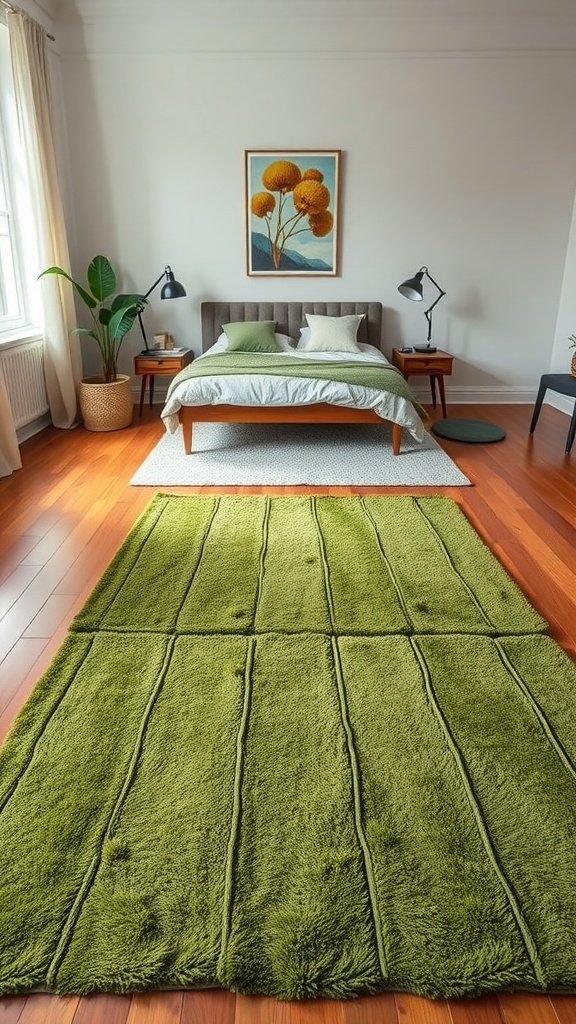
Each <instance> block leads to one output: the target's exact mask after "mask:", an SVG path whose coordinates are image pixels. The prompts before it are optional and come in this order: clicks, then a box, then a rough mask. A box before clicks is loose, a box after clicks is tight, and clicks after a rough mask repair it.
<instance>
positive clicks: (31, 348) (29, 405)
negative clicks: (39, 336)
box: [0, 341, 48, 430]
mask: <svg viewBox="0 0 576 1024" xmlns="http://www.w3.org/2000/svg"><path fill="white" fill-rule="evenodd" d="M0 369H1V370H2V374H3V376H4V381H5V383H6V390H7V392H8V398H9V399H10V406H11V408H12V416H13V418H14V426H15V427H16V430H18V429H19V428H20V427H24V426H26V424H28V423H32V422H33V420H37V419H39V417H40V416H43V415H44V414H45V413H47V412H48V399H47V397H46V385H45V384H44V355H43V343H42V341H26V342H20V343H19V344H17V345H6V346H0Z"/></svg>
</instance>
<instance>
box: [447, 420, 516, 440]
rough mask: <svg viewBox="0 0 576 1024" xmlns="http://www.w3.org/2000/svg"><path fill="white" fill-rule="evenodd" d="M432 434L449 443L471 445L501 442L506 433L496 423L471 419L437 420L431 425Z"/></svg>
mask: <svg viewBox="0 0 576 1024" xmlns="http://www.w3.org/2000/svg"><path fill="white" fill-rule="evenodd" d="M432 433H433V434H438V437H447V438H449V439H450V440H451V441H469V442H471V443H472V444H479V443H481V442H482V443H484V444H486V443H487V442H490V441H503V440H504V438H505V437H506V431H505V430H503V429H502V427H499V426H498V425H497V424H496V423H488V422H487V421H486V420H471V419H452V418H450V419H446V420H438V422H437V423H433V424H432Z"/></svg>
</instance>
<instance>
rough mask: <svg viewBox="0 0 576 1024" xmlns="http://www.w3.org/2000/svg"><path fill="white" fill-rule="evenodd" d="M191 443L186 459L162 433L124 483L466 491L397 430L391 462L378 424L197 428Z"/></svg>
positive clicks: (388, 439)
mask: <svg viewBox="0 0 576 1024" xmlns="http://www.w3.org/2000/svg"><path fill="white" fill-rule="evenodd" d="M193 437H194V441H193V449H194V450H193V453H192V455H185V454H184V446H183V442H182V433H181V431H180V430H179V431H178V432H177V433H176V434H172V435H169V434H165V435H164V436H163V437H162V438H161V440H160V441H159V442H158V444H157V445H156V446H155V448H153V449H152V451H151V452H150V454H149V455H148V457H147V458H146V459H145V460H144V462H143V463H142V465H141V466H140V468H139V469H138V470H137V471H136V473H135V475H134V476H133V477H132V479H131V481H130V483H131V484H136V485H141V486H150V485H153V486H156V485H157V486H159V487H182V486H184V487H185V486H186V485H187V484H190V485H194V486H198V485H202V484H270V485H282V484H326V485H329V486H338V485H339V484H344V485H346V484H353V485H358V486H363V485H366V486H370V485H372V484H375V485H388V486H395V485H408V486H410V485H412V484H414V485H416V486H428V485H429V486H430V487H438V486H441V487H442V486H450V487H452V486H462V485H467V484H470V481H469V479H468V477H466V476H464V474H463V473H461V472H460V470H459V469H458V467H457V466H456V464H455V463H454V462H453V461H452V459H451V458H449V456H448V455H446V453H445V452H444V451H443V450H442V448H441V447H440V445H439V444H438V443H437V441H435V440H434V438H433V437H432V436H431V435H430V434H426V437H425V439H424V441H423V442H422V444H418V442H417V441H414V440H413V439H412V438H411V437H410V435H409V434H408V432H407V431H404V432H403V435H402V449H401V452H400V455H393V454H392V431H391V428H390V427H388V426H387V425H385V424H383V425H382V426H379V425H375V426H372V424H365V425H354V426H352V425H348V424H339V423H336V424H314V425H310V424H307V423H299V424H283V423H270V424H265V425H261V424H256V423H196V424H194V431H193Z"/></svg>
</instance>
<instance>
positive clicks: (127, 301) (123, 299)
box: [110, 293, 148, 313]
mask: <svg viewBox="0 0 576 1024" xmlns="http://www.w3.org/2000/svg"><path fill="white" fill-rule="evenodd" d="M147 305H148V299H145V298H144V296H143V295H139V294H137V293H135V294H133V295H117V296H116V298H115V299H114V300H113V302H112V305H111V307H110V309H111V310H112V312H113V313H117V312H118V310H119V309H122V308H123V307H124V309H129V308H130V307H131V306H138V308H139V310H140V312H142V310H143V309H144V306H147Z"/></svg>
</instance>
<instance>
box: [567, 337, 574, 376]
mask: <svg viewBox="0 0 576 1024" xmlns="http://www.w3.org/2000/svg"><path fill="white" fill-rule="evenodd" d="M568 341H569V342H570V344H569V345H568V348H576V334H571V335H570V336H569V338H568ZM570 373H571V374H572V376H573V377H576V352H575V353H574V355H573V356H572V360H571V362H570Z"/></svg>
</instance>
